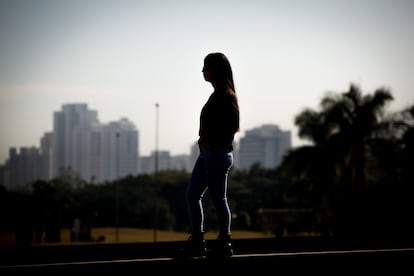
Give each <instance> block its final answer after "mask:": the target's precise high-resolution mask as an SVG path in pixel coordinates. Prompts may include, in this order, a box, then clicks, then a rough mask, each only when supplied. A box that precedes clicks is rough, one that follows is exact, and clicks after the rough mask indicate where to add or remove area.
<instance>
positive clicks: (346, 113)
mask: <svg viewBox="0 0 414 276" xmlns="http://www.w3.org/2000/svg"><path fill="white" fill-rule="evenodd" d="M390 100H393V97H392V95H391V93H390V91H389V90H388V89H385V88H379V89H377V90H375V91H374V93H373V94H372V95H369V94H368V95H362V93H361V90H360V89H359V87H357V86H356V85H354V84H351V86H350V89H349V91H347V92H344V93H342V94H331V95H327V96H325V97H324V98H323V99H322V100H321V104H320V106H321V110H320V111H319V112H318V111H314V110H312V109H305V110H304V111H303V112H302V113H300V114H299V115H297V116H296V117H295V125H297V126H298V128H299V137H301V138H305V139H308V140H311V142H313V143H314V147H315V154H318V156H319V158H318V160H319V161H321V159H323V161H321V162H323V164H324V165H323V166H322V167H323V168H324V170H325V171H324V172H322V171H315V172H314V173H316V174H322V176H319V181H321V182H320V183H319V184H320V186H321V187H322V188H321V190H322V191H324V193H323V194H325V195H326V196H328V197H329V204H328V206H329V208H334V209H335V210H334V211H335V212H336V215H337V217H343V218H345V220H343V222H344V226H345V225H351V224H352V221H354V222H361V221H360V220H359V219H357V218H358V217H359V218H361V219H362V217H363V216H361V215H362V214H363V213H362V212H361V210H363V209H361V208H362V207H363V203H364V202H365V199H366V176H365V162H366V152H367V147H370V146H371V145H373V144H375V140H376V139H377V138H376V135H375V133H376V131H377V130H378V129H380V126H381V122H382V118H383V115H384V109H385V107H386V104H387V102H388V101H390ZM332 184H336V187H335V188H334V190H332V188H333V187H332ZM340 214H342V215H340ZM348 231H349V229H348Z"/></svg>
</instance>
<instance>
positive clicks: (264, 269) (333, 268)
mask: <svg viewBox="0 0 414 276" xmlns="http://www.w3.org/2000/svg"><path fill="white" fill-rule="evenodd" d="M213 242H214V241H208V243H213ZM233 245H234V250H235V253H236V254H235V256H233V257H231V258H227V259H219V260H218V259H192V260H174V259H172V258H171V255H172V254H173V253H174V252H175V250H176V249H177V248H179V247H181V246H182V243H181V242H161V243H139V244H93V245H76V246H32V247H26V248H2V249H0V275H12V274H19V275H21V273H38V272H40V273H44V272H52V273H61V272H64V273H68V272H71V273H77V272H82V273H94V274H95V273H99V272H105V273H122V272H125V273H127V272H128V273H131V272H132V273H137V274H140V273H141V272H145V273H155V274H156V273H166V272H167V273H174V275H176V273H180V274H184V275H190V274H193V275H194V273H196V274H198V275H203V274H204V273H205V274H209V275H212V273H218V274H221V275H222V274H223V273H226V272H228V273H231V274H232V275H235V274H243V275H244V274H246V273H251V272H253V273H254V274H257V275H268V274H280V273H282V271H283V273H285V272H286V271H288V272H289V273H292V272H298V273H309V274H310V273H312V274H314V273H329V274H330V275H332V274H338V273H341V274H342V273H370V274H369V275H372V273H384V272H390V273H393V274H392V275H402V274H404V275H409V274H413V272H414V269H413V267H414V266H413V264H414V246H413V244H411V242H404V241H399V242H396V241H386V240H383V241H375V242H374V241H369V240H361V241H358V242H355V241H352V242H351V241H346V240H333V239H322V238H312V239H309V238H305V239H303V238H295V239H247V240H234V241H233ZM212 276H216V275H214V274H213V275H212ZM217 276H218V275H217ZM254 276H256V275H254Z"/></svg>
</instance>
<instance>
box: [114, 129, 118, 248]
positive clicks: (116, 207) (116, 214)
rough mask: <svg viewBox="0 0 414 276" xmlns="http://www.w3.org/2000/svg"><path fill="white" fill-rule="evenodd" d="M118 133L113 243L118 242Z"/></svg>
mask: <svg viewBox="0 0 414 276" xmlns="http://www.w3.org/2000/svg"><path fill="white" fill-rule="evenodd" d="M118 181H119V132H117V133H116V180H115V241H116V242H117V243H118V242H119V187H118V186H119V183H118Z"/></svg>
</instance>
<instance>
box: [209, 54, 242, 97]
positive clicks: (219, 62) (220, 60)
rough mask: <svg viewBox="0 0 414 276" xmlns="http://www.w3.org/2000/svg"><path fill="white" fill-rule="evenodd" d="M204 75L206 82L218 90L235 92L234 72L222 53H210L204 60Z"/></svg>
mask: <svg viewBox="0 0 414 276" xmlns="http://www.w3.org/2000/svg"><path fill="white" fill-rule="evenodd" d="M203 74H204V78H205V80H206V81H209V82H211V83H212V84H213V85H214V86H215V87H216V88H224V89H225V90H227V89H231V90H232V91H233V92H235V89H234V81H233V71H232V69H231V65H230V62H229V60H228V59H227V57H226V56H225V55H224V54H222V53H210V54H208V55H207V56H206V57H205V58H204V67H203Z"/></svg>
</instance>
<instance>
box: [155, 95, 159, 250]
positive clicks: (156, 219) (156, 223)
mask: <svg viewBox="0 0 414 276" xmlns="http://www.w3.org/2000/svg"><path fill="white" fill-rule="evenodd" d="M159 107H160V105H159V104H158V103H155V111H156V113H155V156H154V159H155V164H154V176H155V175H156V174H157V172H158V110H159ZM154 185H157V183H154ZM154 190H155V198H154V205H155V206H154V242H156V241H157V228H158V201H157V196H158V193H157V186H155V187H154Z"/></svg>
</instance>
